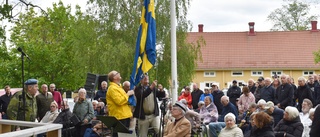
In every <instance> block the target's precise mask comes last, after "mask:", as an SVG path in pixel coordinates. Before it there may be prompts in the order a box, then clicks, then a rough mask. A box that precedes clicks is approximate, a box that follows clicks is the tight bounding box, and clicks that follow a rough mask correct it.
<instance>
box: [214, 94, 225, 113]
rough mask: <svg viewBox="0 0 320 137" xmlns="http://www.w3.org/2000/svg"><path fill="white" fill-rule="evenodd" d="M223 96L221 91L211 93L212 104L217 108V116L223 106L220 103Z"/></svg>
mask: <svg viewBox="0 0 320 137" xmlns="http://www.w3.org/2000/svg"><path fill="white" fill-rule="evenodd" d="M223 95H224V93H223V92H222V91H221V90H218V91H213V92H212V96H213V98H214V100H213V101H214V104H215V105H216V106H217V109H218V113H219V115H220V114H221V112H222V108H223V105H222V103H221V97H222V96H223Z"/></svg>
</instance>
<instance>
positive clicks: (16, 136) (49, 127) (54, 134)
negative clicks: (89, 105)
mask: <svg viewBox="0 0 320 137" xmlns="http://www.w3.org/2000/svg"><path fill="white" fill-rule="evenodd" d="M12 125H14V126H22V127H30V128H28V129H24V130H20V131H13V132H11V126H12ZM61 128H62V125H61V124H48V123H36V122H26V121H14V120H0V137H26V136H34V137H36V135H37V134H40V133H46V134H47V137H61Z"/></svg>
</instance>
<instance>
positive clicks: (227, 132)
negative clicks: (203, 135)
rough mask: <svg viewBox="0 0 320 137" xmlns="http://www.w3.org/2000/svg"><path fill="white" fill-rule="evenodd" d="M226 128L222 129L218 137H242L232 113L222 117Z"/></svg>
mask: <svg viewBox="0 0 320 137" xmlns="http://www.w3.org/2000/svg"><path fill="white" fill-rule="evenodd" d="M224 121H225V122H226V127H225V128H223V129H222V130H221V132H220V134H219V137H243V133H242V130H241V129H240V128H239V127H238V126H237V125H236V116H235V115H234V114H232V113H228V114H227V115H226V116H224Z"/></svg>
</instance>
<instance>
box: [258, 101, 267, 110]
mask: <svg viewBox="0 0 320 137" xmlns="http://www.w3.org/2000/svg"><path fill="white" fill-rule="evenodd" d="M257 105H258V109H257V112H260V111H264V107H265V106H266V105H267V102H266V101H265V100H264V99H260V100H259V101H258V103H257Z"/></svg>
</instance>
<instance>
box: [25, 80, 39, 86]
mask: <svg viewBox="0 0 320 137" xmlns="http://www.w3.org/2000/svg"><path fill="white" fill-rule="evenodd" d="M24 84H25V85H34V84H38V80H36V79H28V80H27V81H26V82H24Z"/></svg>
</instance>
